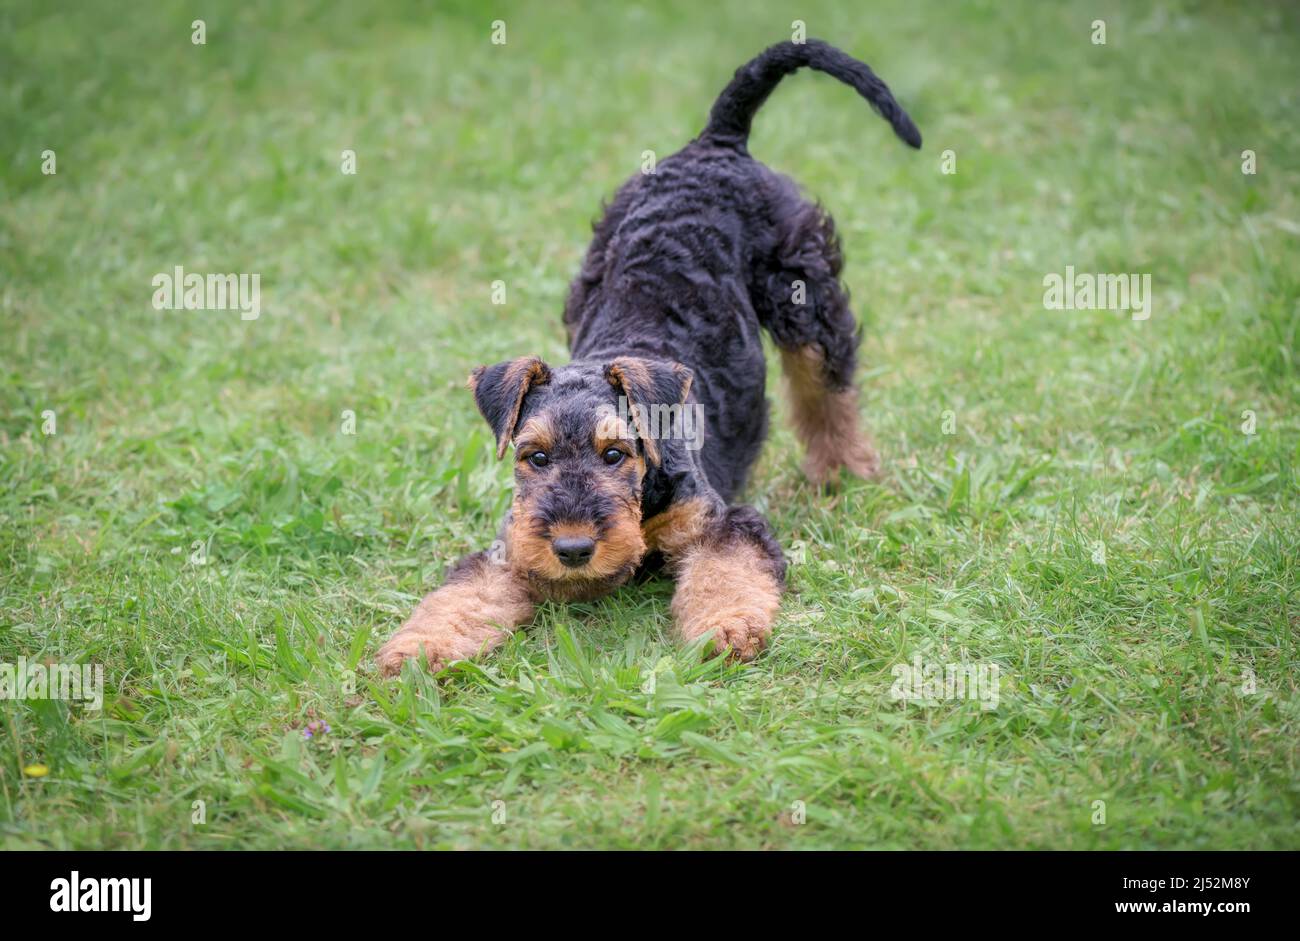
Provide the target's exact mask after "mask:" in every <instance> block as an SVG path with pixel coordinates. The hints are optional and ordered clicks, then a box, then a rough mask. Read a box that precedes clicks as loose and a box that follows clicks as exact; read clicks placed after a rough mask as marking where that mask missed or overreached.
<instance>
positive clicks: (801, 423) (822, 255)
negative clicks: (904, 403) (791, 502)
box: [751, 188, 880, 484]
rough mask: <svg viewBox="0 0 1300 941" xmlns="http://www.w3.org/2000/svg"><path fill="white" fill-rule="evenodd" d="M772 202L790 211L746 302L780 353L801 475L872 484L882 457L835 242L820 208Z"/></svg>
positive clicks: (793, 198)
mask: <svg viewBox="0 0 1300 941" xmlns="http://www.w3.org/2000/svg"><path fill="white" fill-rule="evenodd" d="M791 189H792V188H791ZM777 201H778V204H784V205H785V206H788V207H789V209H788V211H786V212H785V213H784V214H783V215H782V217H781V218H780V219H779V220H778V222H777V231H778V234H779V240H778V242H777V244H776V248H775V250H774V252H773V253H772V254H771V256H770V257H769V258H768V259H767V260H766V262H764V263H760V265H759V266H758V267H757V268H756V270H755V281H754V284H753V286H752V289H751V296H752V300H753V304H754V308H755V310H756V311H757V312H758V317H759V320H760V322H761V323H762V324H763V326H764V327H766V328H767V330H768V332H769V333H771V335H772V339H773V340H774V341H775V342H776V345H777V347H778V348H779V349H780V351H781V366H782V370H783V372H784V373H785V382H786V388H787V394H788V401H789V407H790V413H791V419H792V421H793V423H794V430H795V434H796V435H797V436H798V437H799V440H800V441H802V442H803V445H804V448H805V450H806V452H807V457H806V459H805V461H804V472H805V473H806V474H807V475H808V477H809V479H810V480H812V481H813V483H816V484H822V483H826V482H828V481H829V480H831V479H832V478H833V477H834V476H835V474H836V473H837V472H838V471H839V469H840V468H841V467H843V468H847V469H848V470H849V472H850V473H853V474H855V475H857V476H858V477H865V478H875V477H876V476H878V474H879V472H880V457H879V455H878V454H877V453H876V449H875V447H874V445H873V444H872V443H871V439H870V438H869V437H868V436H867V434H866V433H865V432H864V431H863V429H862V425H861V421H860V419H859V417H858V408H857V399H858V390H857V387H856V386H855V385H854V383H853V371H854V368H855V367H856V365H857V353H858V344H859V343H860V342H861V339H862V335H861V330H860V329H859V327H858V322H857V318H856V317H854V316H853V311H852V309H851V308H850V307H849V296H848V291H847V290H845V288H844V286H843V285H841V284H840V280H839V274H840V268H841V267H842V265H843V257H842V255H841V254H840V243H839V237H838V236H837V235H836V233H835V227H834V224H833V223H832V222H831V219H830V216H828V215H827V214H826V213H824V212H822V210H821V209H820V208H819V207H817V206H814V205H812V204H810V203H808V202H805V201H804V200H803V199H802V198H800V197H798V196H797V195H795V194H794V193H793V192H790V191H788V190H787V191H786V192H782V193H780V194H779V196H778V200H777Z"/></svg>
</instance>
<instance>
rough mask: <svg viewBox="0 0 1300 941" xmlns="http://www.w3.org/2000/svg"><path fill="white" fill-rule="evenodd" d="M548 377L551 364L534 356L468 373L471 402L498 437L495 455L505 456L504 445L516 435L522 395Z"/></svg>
mask: <svg viewBox="0 0 1300 941" xmlns="http://www.w3.org/2000/svg"><path fill="white" fill-rule="evenodd" d="M550 381H551V368H550V367H549V366H547V365H546V364H545V363H543V362H542V361H541V360H540V359H539V358H538V357H536V356H521V357H519V358H518V359H510V360H506V361H505V362H504V363H497V364H496V365H495V366H480V367H478V369H475V370H474V371H473V372H472V373H470V374H469V383H468V385H469V387H470V389H472V390H473V391H474V402H475V403H476V404H477V405H478V410H479V411H480V412H482V413H483V417H484V418H486V419H487V423H488V424H489V425H491V426H492V433H493V434H494V435H496V439H497V459H498V460H500V459H501V458H503V457H505V454H506V446H507V445H508V444H509V443H510V441H511V439H512V438H514V436H515V425H517V424H518V423H519V411H520V409H522V408H523V406H524V396H526V395H527V394H528V390H529V389H531V388H532V387H533V386H540V385H544V384H546V383H548V382H550Z"/></svg>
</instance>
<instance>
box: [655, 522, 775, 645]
mask: <svg viewBox="0 0 1300 941" xmlns="http://www.w3.org/2000/svg"><path fill="white" fill-rule="evenodd" d="M780 605H781V587H780V585H779V584H777V581H776V577H775V576H774V575H773V574H772V562H771V560H770V559H768V558H767V557H766V556H765V555H764V554H763V553H762V552H761V551H760V550H759V548H758V547H757V546H755V545H753V544H752V543H748V542H731V543H728V544H725V545H717V544H706V545H697V546H695V547H694V548H692V549H690V550H689V551H688V552H687V553H686V556H685V557H684V558H683V559H682V562H681V564H680V566H679V568H678V575H677V590H676V592H675V593H674V594H673V601H672V612H673V620H674V621H675V623H676V629H677V633H678V635H679V637H680V638H681V639H682V640H683V641H684V642H687V643H689V642H690V641H692V640H695V639H696V638H697V637H699V636H700V635H702V634H704V633H706V632H707V631H712V632H713V652H714V653H715V654H719V653H722V652H723V650H725V649H726V648H727V647H730V648H731V655H732V656H733V657H736V658H738V659H740V660H752V659H754V657H756V656H758V653H759V651H760V650H762V649H763V647H764V646H765V645H766V644H767V638H768V635H769V634H770V633H771V631H772V622H773V621H774V620H775V618H776V612H777V609H778V608H779V607H780Z"/></svg>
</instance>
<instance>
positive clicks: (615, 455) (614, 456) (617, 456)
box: [601, 448, 625, 467]
mask: <svg viewBox="0 0 1300 941" xmlns="http://www.w3.org/2000/svg"><path fill="white" fill-rule="evenodd" d="M624 457H625V455H624V454H623V452H622V451H620V450H619V449H618V448H606V449H605V452H604V453H603V454H601V458H602V459H603V460H604V461H605V463H606V464H608V465H609V466H610V467H613V466H614V465H615V464H617V463H618V462H619V461H621V460H623V458H624Z"/></svg>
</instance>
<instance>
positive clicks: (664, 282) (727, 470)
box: [564, 40, 921, 499]
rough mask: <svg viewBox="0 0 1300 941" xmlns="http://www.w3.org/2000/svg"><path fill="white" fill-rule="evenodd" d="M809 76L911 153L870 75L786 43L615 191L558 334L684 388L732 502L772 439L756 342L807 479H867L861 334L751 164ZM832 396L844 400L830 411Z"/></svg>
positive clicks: (577, 348) (824, 248) (718, 482)
mask: <svg viewBox="0 0 1300 941" xmlns="http://www.w3.org/2000/svg"><path fill="white" fill-rule="evenodd" d="M804 66H808V67H811V68H813V69H816V70H818V71H822V72H826V73H828V74H830V75H833V76H834V77H836V78H838V79H840V80H841V81H843V82H846V83H847V84H849V85H851V86H852V87H854V88H855V89H856V90H857V91H858V92H859V93H860V94H861V95H862V96H863V97H864V98H866V99H867V101H868V102H870V103H871V105H872V107H873V108H875V109H876V110H877V111H878V112H879V113H880V114H881V115H882V116H883V117H885V118H886V119H887V120H888V121H889V122H890V123H891V125H892V126H893V128H894V130H895V132H896V133H897V134H898V136H899V137H901V138H902V139H903V140H904V141H906V142H907V143H909V144H910V145H912V146H913V147H919V146H920V142H921V139H920V134H919V132H918V131H917V129H916V127H915V125H914V124H913V123H912V121H911V119H910V118H909V117H908V116H907V114H906V113H905V112H904V111H903V109H902V108H901V107H899V105H898V104H897V102H895V101H894V99H893V96H892V95H891V94H890V92H889V89H888V88H887V87H886V86H885V84H884V83H883V82H882V81H880V79H879V78H877V77H876V76H875V74H874V73H872V71H871V70H870V69H869V68H868V67H867V66H866V65H864V64H862V63H861V62H858V61H857V60H855V59H853V58H851V57H850V56H848V55H846V54H845V53H843V52H841V51H839V50H838V49H835V48H834V47H832V46H829V45H827V44H825V43H822V42H818V41H816V40H809V41H808V42H806V43H801V44H796V43H788V42H787V43H780V44H778V45H775V46H772V47H770V48H769V49H767V50H765V51H764V52H763V53H762V54H760V55H759V56H758V57H757V58H755V59H754V60H753V61H751V62H750V63H748V64H747V65H745V66H743V67H742V68H741V69H739V70H738V71H737V72H736V75H735V78H733V79H732V81H731V83H730V84H729V85H728V86H727V88H726V89H725V90H724V91H723V93H722V95H721V96H720V97H719V98H718V100H717V102H716V103H715V104H714V106H713V109H712V111H711V113H710V117H709V123H708V125H707V126H706V128H705V129H704V131H703V133H701V134H700V136H699V137H698V138H696V139H695V140H694V141H692V142H691V143H690V144H689V145H687V146H686V147H685V148H684V149H682V150H681V151H680V152H678V153H676V154H674V155H673V156H671V157H668V158H666V159H664V160H662V161H661V162H659V164H658V166H657V167H656V168H655V170H654V172H652V173H644V174H637V175H636V176H634V177H633V178H632V179H631V180H629V181H628V182H627V183H626V184H624V186H623V187H622V189H620V190H619V192H618V193H617V195H616V196H615V198H614V200H613V202H612V203H611V204H610V205H609V206H608V207H607V209H606V212H605V215H604V217H603V218H602V219H601V220H600V221H599V222H597V224H596V226H595V237H594V239H593V240H592V243H591V246H590V248H589V250H588V252H587V256H586V259H585V261H584V263H583V266H582V270H581V271H580V272H579V274H578V277H577V278H576V279H575V280H574V282H573V285H572V288H571V291H570V295H569V299H568V303H567V305H566V308H565V314H564V321H565V325H566V328H567V330H568V333H569V340H570V349H571V352H572V354H573V357H574V359H575V360H588V359H590V360H596V359H601V358H607V357H612V356H616V355H627V354H628V353H632V354H634V355H639V356H643V357H648V358H652V359H660V360H666V361H676V362H680V363H683V364H685V365H686V366H688V367H690V369H691V370H692V371H693V372H694V375H695V381H694V385H693V393H692V394H693V397H694V400H695V401H697V402H698V403H699V404H701V405H702V406H703V407H704V415H705V417H706V423H707V424H706V437H705V446H704V453H703V455H702V458H703V463H704V466H705V469H706V473H707V474H708V477H709V479H710V481H711V482H712V484H713V485H714V487H715V488H716V489H717V490H718V491H719V493H720V494H721V495H722V496H723V497H724V498H725V499H731V497H732V496H733V495H734V494H735V493H736V492H737V491H738V490H739V488H740V487H741V485H742V484H743V483H744V479H745V476H746V474H747V473H748V470H749V468H750V466H751V465H752V463H753V461H754V459H755V458H756V457H757V455H758V451H759V449H760V448H761V446H762V442H763V438H764V436H765V433H766V426H767V405H766V398H765V394H764V391H765V378H766V377H765V373H766V369H765V363H764V358H763V349H762V344H761V341H760V337H759V331H760V328H766V329H768V330H769V332H770V333H771V334H772V336H773V339H774V340H775V342H776V343H777V346H778V347H779V348H780V349H781V350H782V354H783V357H785V365H786V373H787V376H788V378H789V379H790V381H791V391H792V408H793V412H794V418H795V423H796V427H797V428H798V430H799V432H800V436H801V438H803V440H804V442H805V445H806V446H807V448H808V450H809V469H810V471H811V472H812V473H813V476H815V477H824V476H826V475H827V474H828V473H829V472H830V471H831V470H833V469H834V468H835V467H838V466H841V465H846V466H849V467H850V469H851V470H855V471H856V472H859V473H864V474H866V475H869V474H870V473H871V472H872V471H873V470H874V466H873V465H874V452H872V453H870V454H868V453H866V452H867V451H869V450H870V446H869V444H867V443H865V442H859V441H858V440H857V437H858V436H857V435H856V432H855V422H854V420H853V419H854V418H855V415H856V412H852V413H849V412H846V411H845V408H846V407H850V406H851V405H852V401H851V398H852V397H851V395H849V393H850V392H851V391H852V389H851V383H852V377H853V369H854V366H855V362H856V349H857V344H858V330H857V322H856V318H854V317H853V315H852V312H851V311H850V310H849V308H848V300H847V296H846V295H845V293H844V292H843V289H842V288H841V287H840V285H839V282H838V275H839V270H840V264H841V261H840V255H839V246H838V240H837V239H836V237H835V234H834V229H833V226H832V225H831V222H830V219H829V217H827V216H825V215H824V214H823V213H821V212H820V211H819V210H818V209H817V207H815V206H814V205H812V204H811V203H809V202H807V201H806V200H805V199H804V198H803V197H802V196H800V194H799V193H798V190H797V188H796V187H795V186H794V184H793V183H791V182H790V181H789V180H787V179H786V178H784V177H782V176H780V175H778V174H776V173H773V172H772V171H771V170H769V169H768V168H766V167H764V166H763V165H762V164H760V163H758V162H757V161H755V160H753V159H752V158H751V157H750V155H749V151H748V149H747V141H748V136H749V129H750V124H751V121H752V119H753V116H754V113H755V112H756V111H757V110H758V108H759V107H760V106H761V105H762V103H763V102H764V101H765V100H766V99H767V97H768V95H770V94H771V92H772V90H773V89H774V88H775V87H776V85H777V83H778V82H780V80H781V78H783V77H784V76H785V75H788V74H790V73H791V72H794V71H795V70H797V69H799V68H801V67H804ZM837 395H838V396H839V398H838V400H837V399H836V396H837Z"/></svg>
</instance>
